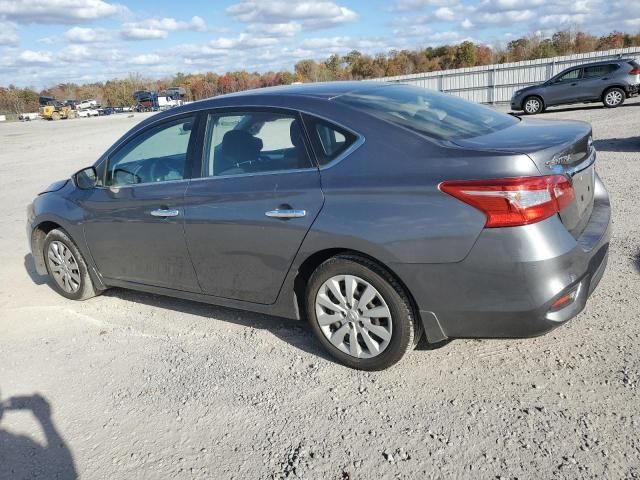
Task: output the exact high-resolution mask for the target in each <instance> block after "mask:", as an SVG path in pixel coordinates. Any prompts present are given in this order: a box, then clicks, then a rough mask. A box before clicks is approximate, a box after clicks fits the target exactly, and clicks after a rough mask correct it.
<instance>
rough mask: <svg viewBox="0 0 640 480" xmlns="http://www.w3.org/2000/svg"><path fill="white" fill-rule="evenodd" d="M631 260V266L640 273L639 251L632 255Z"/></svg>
mask: <svg viewBox="0 0 640 480" xmlns="http://www.w3.org/2000/svg"><path fill="white" fill-rule="evenodd" d="M631 261H632V262H633V266H634V267H636V270H637V271H638V272H639V273H640V251H638V252H637V253H636V254H635V255H634V257H633V258H632V259H631Z"/></svg>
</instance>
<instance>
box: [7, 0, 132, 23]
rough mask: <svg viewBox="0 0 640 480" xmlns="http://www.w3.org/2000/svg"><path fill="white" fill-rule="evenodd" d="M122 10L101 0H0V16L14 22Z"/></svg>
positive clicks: (71, 19) (85, 18) (81, 18)
mask: <svg viewBox="0 0 640 480" xmlns="http://www.w3.org/2000/svg"><path fill="white" fill-rule="evenodd" d="M126 11H127V8H126V7H124V6H122V5H119V4H116V3H107V2H105V1H103V0H0V17H4V18H6V19H8V20H13V21H15V22H17V23H44V24H59V23H62V24H69V23H77V22H89V21H93V20H99V19H102V18H106V17H111V16H114V15H116V14H119V13H124V12H126Z"/></svg>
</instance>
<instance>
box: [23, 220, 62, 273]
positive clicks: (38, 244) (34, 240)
mask: <svg viewBox="0 0 640 480" xmlns="http://www.w3.org/2000/svg"><path fill="white" fill-rule="evenodd" d="M57 228H58V229H62V230H64V228H63V227H62V225H60V224H58V223H56V222H53V221H51V220H45V221H43V222H40V223H38V225H36V226H35V228H34V229H33V231H32V232H31V255H32V256H33V264H34V265H35V268H36V272H38V274H39V275H46V274H47V267H46V265H45V263H44V239H45V238H46V237H47V234H48V233H49V232H50V231H51V230H55V229H57Z"/></svg>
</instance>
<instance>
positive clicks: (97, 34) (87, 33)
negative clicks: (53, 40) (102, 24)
mask: <svg viewBox="0 0 640 480" xmlns="http://www.w3.org/2000/svg"><path fill="white" fill-rule="evenodd" d="M104 36H105V33H104V31H102V30H98V29H95V28H84V27H73V28H70V29H69V30H67V31H66V32H65V34H64V38H65V39H66V40H67V41H69V42H72V43H93V42H99V41H101V40H103V39H104Z"/></svg>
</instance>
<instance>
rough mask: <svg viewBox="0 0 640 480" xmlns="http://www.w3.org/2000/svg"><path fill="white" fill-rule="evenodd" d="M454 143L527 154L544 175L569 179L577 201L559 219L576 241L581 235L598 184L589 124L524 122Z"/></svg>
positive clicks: (543, 121)
mask: <svg viewBox="0 0 640 480" xmlns="http://www.w3.org/2000/svg"><path fill="white" fill-rule="evenodd" d="M454 143H455V144H457V145H459V146H461V147H465V148H473V149H476V150H484V151H496V152H509V153H517V154H525V155H527V156H529V158H531V160H533V162H534V163H535V164H536V167H537V168H538V170H539V171H540V173H541V174H542V175H553V174H563V175H566V176H567V177H569V178H570V179H571V183H572V186H573V190H574V193H575V202H572V203H571V204H570V205H568V206H567V207H565V208H564V209H563V210H562V211H561V212H560V218H561V220H562V223H563V224H564V225H565V227H566V228H567V230H569V232H570V233H571V234H572V235H573V236H574V237H575V238H577V237H578V236H579V235H580V234H581V233H582V231H583V230H584V227H585V226H586V224H587V222H588V221H589V217H590V216H591V211H592V209H593V191H594V185H595V159H596V154H595V149H594V148H593V140H592V133H591V126H590V125H589V124H588V123H584V122H577V121H549V120H538V119H523V120H521V121H520V122H519V123H518V124H516V125H513V126H512V127H509V128H505V129H503V130H499V131H497V132H493V133H490V134H488V135H483V136H480V137H473V138H465V139H459V140H455V141H454ZM513 176H514V177H517V176H518V172H515V171H514V175H513Z"/></svg>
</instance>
